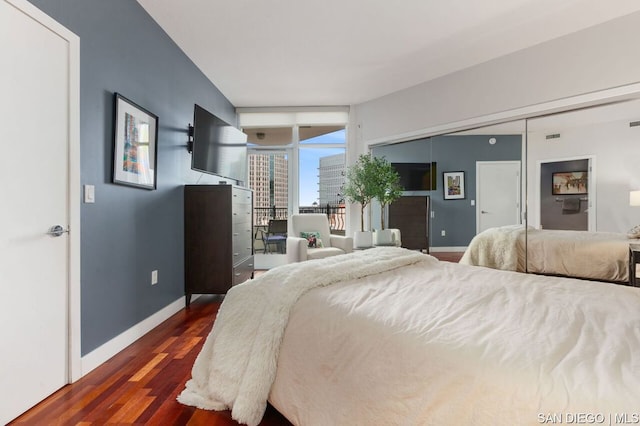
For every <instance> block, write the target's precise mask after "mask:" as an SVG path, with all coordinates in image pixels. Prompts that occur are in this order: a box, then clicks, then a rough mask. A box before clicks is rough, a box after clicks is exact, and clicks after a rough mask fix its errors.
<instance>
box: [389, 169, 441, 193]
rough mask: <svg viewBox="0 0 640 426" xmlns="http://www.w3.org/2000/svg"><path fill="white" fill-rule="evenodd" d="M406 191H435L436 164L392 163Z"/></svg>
mask: <svg viewBox="0 0 640 426" xmlns="http://www.w3.org/2000/svg"><path fill="white" fill-rule="evenodd" d="M391 165H392V166H393V168H394V169H396V172H398V174H399V175H400V185H401V186H402V187H403V188H404V190H405V191H435V190H436V182H437V174H436V163H435V162H433V163H391Z"/></svg>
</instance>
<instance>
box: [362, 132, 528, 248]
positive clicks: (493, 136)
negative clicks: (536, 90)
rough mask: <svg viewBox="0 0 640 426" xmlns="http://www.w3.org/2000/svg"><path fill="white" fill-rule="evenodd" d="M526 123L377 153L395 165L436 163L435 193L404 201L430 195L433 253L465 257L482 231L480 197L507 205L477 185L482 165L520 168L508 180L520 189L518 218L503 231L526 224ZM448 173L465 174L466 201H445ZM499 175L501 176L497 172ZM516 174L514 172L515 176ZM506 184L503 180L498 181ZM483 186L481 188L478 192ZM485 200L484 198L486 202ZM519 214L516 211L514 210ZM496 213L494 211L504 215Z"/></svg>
mask: <svg viewBox="0 0 640 426" xmlns="http://www.w3.org/2000/svg"><path fill="white" fill-rule="evenodd" d="M524 129H525V125H524V120H518V121H514V122H509V123H502V124H498V125H492V126H487V127H483V128H480V129H474V130H468V131H464V132H458V133H451V134H446V135H440V136H433V137H431V138H423V139H418V140H412V141H408V142H402V143H397V144H391V145H384V146H376V147H373V148H372V150H371V152H372V154H373V155H374V156H384V157H385V158H386V159H387V160H388V161H390V162H392V163H427V162H428V163H435V168H436V173H437V174H436V188H435V190H430V191H406V192H405V195H416V196H417V195H428V196H429V198H430V209H431V213H430V218H429V244H430V248H431V249H432V250H433V251H464V249H465V248H466V246H467V245H468V244H469V242H470V241H471V239H472V238H473V237H474V236H475V234H476V232H477V229H478V222H479V220H480V219H479V216H480V215H481V206H480V204H479V202H480V200H479V197H480V196H481V195H482V194H485V196H484V197H486V199H487V200H488V199H489V195H490V193H491V192H493V193H497V195H496V197H494V198H495V199H497V200H499V201H504V199H505V197H504V193H501V192H500V191H501V190H500V188H498V187H497V186H496V185H492V184H487V185H484V188H485V190H484V191H483V190H480V191H479V192H480V193H478V191H477V188H478V187H480V188H483V186H482V185H481V182H478V181H477V167H478V164H479V162H482V163H487V164H496V165H500V164H501V163H506V162H512V163H515V164H516V169H517V172H518V176H515V174H514V176H513V178H511V177H509V178H506V181H507V182H509V184H511V185H515V186H518V188H516V189H517V191H516V192H515V193H516V195H514V202H513V203H512V204H513V207H514V212H516V213H514V214H513V215H511V216H509V219H506V221H507V222H505V223H502V224H504V225H511V224H518V223H521V221H522V219H521V218H522V215H521V211H520V209H521V206H522V205H523V202H522V194H523V191H522V186H521V184H520V182H521V177H522V176H523V172H522V170H521V169H522V164H523V157H524V152H525V147H524V141H523V135H524V133H525V131H524ZM445 172H462V173H463V175H464V188H463V189H464V196H462V197H459V198H445V196H444V180H443V174H444V173H445ZM499 173H500V172H499ZM514 173H515V172H514ZM498 179H499V180H502V181H505V178H504V177H503V176H502V177H498ZM478 185H480V186H478ZM484 197H483V198H484ZM516 208H517V210H516ZM500 209H501V207H497V208H496V210H500ZM371 217H372V220H371V223H372V224H373V227H374V228H376V227H377V226H376V224H379V223H380V219H379V218H380V211H379V206H378V204H377V203H375V202H374V203H373V205H372V208H371Z"/></svg>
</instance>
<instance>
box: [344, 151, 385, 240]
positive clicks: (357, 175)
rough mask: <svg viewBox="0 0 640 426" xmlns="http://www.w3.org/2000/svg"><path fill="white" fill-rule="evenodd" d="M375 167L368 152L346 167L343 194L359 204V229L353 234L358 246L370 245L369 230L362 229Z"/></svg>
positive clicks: (373, 192) (373, 195) (369, 199)
mask: <svg viewBox="0 0 640 426" xmlns="http://www.w3.org/2000/svg"><path fill="white" fill-rule="evenodd" d="M376 182H377V181H376V167H375V163H374V161H373V159H372V157H371V155H370V154H362V155H360V157H358V160H357V161H356V163H355V164H353V165H352V166H349V167H348V168H347V179H346V181H345V185H344V188H343V194H344V196H345V198H346V199H347V201H349V202H350V203H358V204H360V231H355V232H354V235H353V241H354V245H355V246H356V247H359V248H366V247H371V246H372V245H373V236H372V233H371V231H365V230H364V211H365V208H366V207H367V205H369V203H371V200H372V199H373V198H374V197H375V185H376Z"/></svg>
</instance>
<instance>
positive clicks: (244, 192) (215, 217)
mask: <svg viewBox="0 0 640 426" xmlns="http://www.w3.org/2000/svg"><path fill="white" fill-rule="evenodd" d="M252 213H253V197H252V193H251V190H250V189H247V188H241V187H237V186H232V185H185V187H184V250H185V265H184V269H185V281H184V293H185V297H186V304H187V306H189V303H191V295H192V294H225V293H226V292H227V290H229V289H230V288H231V287H232V286H234V285H236V284H240V283H242V282H244V281H246V280H247V279H249V278H253V271H254V268H253V265H254V263H253V238H252V229H253V214H252Z"/></svg>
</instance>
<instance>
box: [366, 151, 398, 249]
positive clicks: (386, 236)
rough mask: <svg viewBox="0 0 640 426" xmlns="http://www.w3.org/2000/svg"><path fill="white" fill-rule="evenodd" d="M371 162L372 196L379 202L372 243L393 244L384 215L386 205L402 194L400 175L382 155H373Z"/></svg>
mask: <svg viewBox="0 0 640 426" xmlns="http://www.w3.org/2000/svg"><path fill="white" fill-rule="evenodd" d="M372 163H373V168H374V169H375V172H374V176H375V183H374V185H373V191H374V194H375V195H374V198H375V199H377V200H378V202H379V203H380V229H379V230H377V231H375V233H374V236H373V239H374V244H375V245H393V244H394V235H393V233H392V232H391V230H389V229H385V223H384V216H385V211H386V208H387V206H388V205H389V204H391V203H393V202H394V201H395V200H397V199H398V198H400V197H401V196H402V191H403V190H404V188H403V187H402V186H401V185H400V175H399V174H398V172H396V170H395V169H394V168H393V166H392V165H391V163H390V162H389V161H387V160H386V159H385V158H384V157H374V158H373V159H372Z"/></svg>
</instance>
